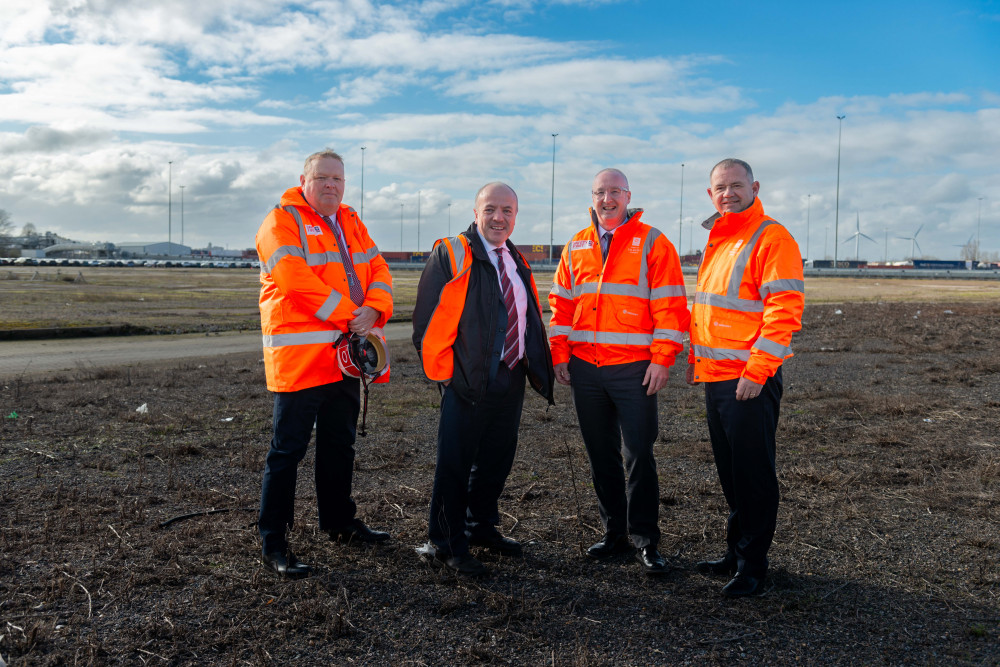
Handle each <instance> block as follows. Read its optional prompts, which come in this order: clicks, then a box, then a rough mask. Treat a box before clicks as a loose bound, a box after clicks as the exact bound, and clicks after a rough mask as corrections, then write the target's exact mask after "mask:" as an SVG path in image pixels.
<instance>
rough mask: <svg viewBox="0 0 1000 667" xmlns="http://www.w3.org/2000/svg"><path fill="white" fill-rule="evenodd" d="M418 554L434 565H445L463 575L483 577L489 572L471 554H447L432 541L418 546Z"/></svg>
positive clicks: (444, 566)
mask: <svg viewBox="0 0 1000 667" xmlns="http://www.w3.org/2000/svg"><path fill="white" fill-rule="evenodd" d="M417 555H419V556H420V557H421V558H423V559H424V560H425V561H427V562H428V563H430V564H431V565H433V566H434V567H443V568H446V569H448V570H451V571H452V572H454V573H455V574H458V575H461V576H463V577H481V576H483V575H484V574H486V573H487V572H488V570H487V569H486V566H485V565H483V564H482V563H481V562H479V561H478V560H476V559H475V558H473V557H472V555H471V554H462V555H460V556H446V555H444V554H442V553H441V551H440V550H438V548H437V547H436V546H434V545H433V544H432V543H430V542H428V543H427V544H425V545H423V546H420V547H417Z"/></svg>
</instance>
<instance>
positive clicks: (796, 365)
mask: <svg viewBox="0 0 1000 667" xmlns="http://www.w3.org/2000/svg"><path fill="white" fill-rule="evenodd" d="M838 309H839V310H840V311H842V312H836V311H837V310H838ZM949 309H950V310H949ZM950 311H953V312H950ZM997 340H1000V306H998V305H996V304H994V303H992V302H990V303H979V304H975V303H963V304H962V305H953V306H948V305H942V304H934V305H923V306H921V305H919V304H875V303H866V304H853V305H852V304H847V305H839V306H837V305H829V306H826V305H824V306H811V307H809V308H808V309H807V311H806V318H805V330H804V332H803V333H801V334H800V335H798V336H797V337H796V340H795V342H794V347H795V349H796V351H797V356H796V357H795V358H793V359H792V360H790V361H789V362H788V363H787V364H786V367H785V399H784V404H783V406H782V407H783V411H782V412H783V414H782V421H781V428H780V431H779V443H778V465H779V478H780V483H781V490H782V505H781V510H780V515H779V527H778V534H777V537H776V540H775V544H774V547H773V549H772V551H771V565H772V570H771V573H770V576H769V578H768V590H767V592H766V594H765V595H764V596H763V597H760V598H756V599H752V600H742V601H727V600H725V599H723V598H722V597H721V596H720V594H719V591H720V588H721V586H722V584H723V583H725V582H724V580H722V581H720V580H717V579H711V578H708V577H705V576H702V575H699V574H697V573H695V572H694V571H693V569H692V565H693V564H694V562H695V561H697V560H701V559H704V558H706V557H715V556H718V555H721V553H722V532H723V528H724V521H725V514H726V508H725V502H724V499H723V497H722V493H721V491H720V489H719V484H718V481H717V480H716V477H715V471H714V467H713V464H712V456H711V452H710V448H709V444H708V439H707V432H706V427H705V424H704V414H703V413H704V410H703V399H702V393H701V390H700V389H696V388H690V387H687V386H686V385H684V384H683V382H682V376H683V373H682V372H681V371H682V367H681V366H679V365H678V366H677V367H676V368H675V369H674V372H673V377H672V378H671V381H670V384H669V386H668V387H667V389H666V390H664V391H663V392H662V393H661V398H660V430H661V437H660V442H658V443H657V446H656V454H657V463H658V466H659V470H660V494H661V504H662V507H661V512H660V525H661V529H662V531H663V539H662V542H661V544H660V547H661V550H662V551H663V552H664V553H665V554H666V555H668V556H669V559H670V561H671V563H672V565H673V567H674V570H673V571H672V572H671V574H670V575H669V576H667V577H665V578H664V579H662V580H650V579H648V578H646V577H645V576H643V574H642V572H641V571H640V569H639V566H638V564H637V563H635V562H634V561H633V560H631V559H630V558H627V557H622V558H621V559H620V560H618V561H613V562H610V563H593V562H590V561H588V560H587V559H586V558H585V557H584V556H583V549H585V548H586V547H587V546H589V545H590V544H591V543H593V542H594V541H595V540H596V538H597V537H598V536H599V533H600V530H599V520H598V516H597V508H596V502H595V498H594V493H593V490H592V488H591V485H590V475H589V468H588V463H587V459H586V455H585V454H584V452H583V447H582V443H581V440H580V434H579V429H578V426H577V421H576V416H575V414H574V412H573V408H572V406H571V404H570V399H569V393H568V391H566V390H565V388H562V387H560V388H559V390H558V393H557V397H556V399H557V405H556V407H554V408H551V409H548V410H547V409H546V407H545V405H544V403H543V401H542V400H541V399H539V398H538V397H537V396H536V395H534V394H530V396H529V398H528V400H527V402H526V405H525V412H524V417H523V420H522V423H521V441H520V451H519V453H518V458H517V461H516V463H515V467H514V471H513V472H512V474H511V476H510V479H509V480H508V485H507V489H506V491H505V493H504V495H503V498H502V499H501V509H502V510H503V517H504V518H503V525H502V530H503V531H504V532H505V533H506V534H508V535H510V536H512V537H514V538H517V539H519V540H521V541H522V542H523V543H524V544H525V557H524V558H523V559H517V560H508V559H502V558H498V557H494V556H492V555H490V554H485V553H483V554H479V555H480V556H481V558H482V559H483V560H484V561H485V562H486V563H487V565H488V566H489V567H490V568H491V570H492V574H491V575H490V576H488V577H486V578H484V579H479V580H472V581H470V580H464V579H458V578H456V577H454V576H451V575H449V574H446V573H442V572H441V571H438V570H435V569H432V568H431V567H429V566H428V565H427V564H425V563H423V562H421V561H420V560H418V558H417V556H416V555H415V553H414V551H413V549H414V547H416V546H418V545H419V544H421V543H422V542H423V541H424V540H425V536H426V529H427V517H426V515H427V506H428V499H429V494H430V484H431V480H432V476H433V469H434V447H435V445H434V442H435V433H436V425H437V407H438V398H437V392H436V390H435V388H434V387H433V386H431V385H430V384H429V383H427V382H425V381H424V380H423V378H422V375H421V373H420V370H419V367H418V365H417V364H416V359H415V355H414V353H413V352H412V350H411V349H410V348H409V347H408V346H407V345H406V344H405V343H403V342H399V343H397V344H394V349H393V352H394V355H395V356H394V360H393V381H392V383H390V384H389V385H388V386H376V387H373V388H372V394H371V411H370V414H369V424H368V426H369V431H370V433H369V435H368V437H367V438H364V439H359V442H358V445H357V450H358V458H357V464H356V472H355V490H354V495H355V498H356V499H357V501H358V505H359V513H360V515H361V516H362V517H364V519H365V520H366V521H367V522H368V523H369V524H370V525H373V526H375V527H379V528H383V529H387V530H389V531H391V533H392V536H393V539H392V541H391V542H390V543H389V544H388V545H387V546H380V547H359V546H353V545H341V544H333V543H331V542H329V541H328V540H327V539H326V536H325V535H323V534H321V533H320V532H319V531H318V529H317V525H316V509H315V494H314V491H313V488H312V464H311V461H310V459H311V455H310V456H309V457H307V459H306V461H305V462H304V464H303V466H302V468H301V473H300V477H299V488H298V503H297V516H298V519H299V520H298V523H297V525H296V528H295V529H294V531H293V534H292V535H291V540H292V544H293V547H294V549H295V550H296V553H297V554H298V555H299V556H300V557H301V558H302V559H303V560H304V561H306V562H308V563H311V564H313V565H314V567H315V568H316V574H315V576H313V577H311V578H309V579H306V580H301V581H296V582H285V581H280V580H278V579H277V578H276V577H275V576H273V575H271V574H270V573H268V572H267V571H265V570H263V569H262V567H261V566H260V565H259V564H258V552H259V548H260V545H259V541H258V538H257V534H256V531H255V527H254V519H255V514H254V511H253V508H255V507H256V505H257V500H258V494H259V491H260V478H261V471H262V468H263V460H264V455H265V453H266V451H267V447H268V441H269V438H270V428H271V423H270V418H271V398H270V396H269V394H268V393H267V392H266V390H265V389H264V378H263V366H262V364H261V362H260V359H259V357H258V355H249V356H246V357H239V356H234V357H227V358H222V359H216V360H208V361H197V360H193V361H191V362H189V363H184V364H181V365H177V364H172V365H169V366H164V367H148V368H138V369H136V368H131V369H129V368H113V369H105V370H92V369H88V370H80V371H76V372H72V373H67V374H65V375H63V376H61V377H46V378H30V377H8V378H2V379H0V380H2V383H0V386H2V390H0V412H2V415H0V416H2V417H3V419H0V466H2V478H3V479H2V485H0V656H2V658H3V659H4V660H6V661H7V662H8V664H11V665H57V664H133V665H138V664H147V665H160V664H166V665H202V664H226V665H230V664H254V665H267V664H275V665H283V664H304V665H313V664H317V665H328V664H348V663H352V664H468V663H491V662H492V663H522V664H538V665H540V664H560V665H604V664H616V665H618V664H621V665H640V664H641V665H646V664H698V665H705V664H708V665H713V664H720V665H721V664H732V663H741V664H743V663H746V664H766V665H785V664H798V663H807V664H825V663H830V664H893V665H895V664H921V665H923V664H939V665H953V664H969V665H996V664H1000V561H998V554H1000V530H998V525H1000V509H998V504H997V501H996V493H997V491H998V490H1000V449H998V435H997V434H998V432H1000V373H998V371H1000V354H998V345H997ZM192 353H193V354H197V351H196V350H194V351H192ZM141 405H146V406H147V409H148V412H146V413H140V412H137V411H136V408H138V407H139V406H141ZM15 413H16V416H15ZM221 508H225V509H231V510H232V511H228V512H222V513H216V514H210V515H203V516H197V517H193V518H189V519H185V520H181V521H177V522H175V523H173V524H171V525H169V526H167V527H160V524H161V522H163V521H166V520H168V519H170V518H172V517H175V516H178V515H183V514H187V513H191V512H196V511H199V510H209V509H221Z"/></svg>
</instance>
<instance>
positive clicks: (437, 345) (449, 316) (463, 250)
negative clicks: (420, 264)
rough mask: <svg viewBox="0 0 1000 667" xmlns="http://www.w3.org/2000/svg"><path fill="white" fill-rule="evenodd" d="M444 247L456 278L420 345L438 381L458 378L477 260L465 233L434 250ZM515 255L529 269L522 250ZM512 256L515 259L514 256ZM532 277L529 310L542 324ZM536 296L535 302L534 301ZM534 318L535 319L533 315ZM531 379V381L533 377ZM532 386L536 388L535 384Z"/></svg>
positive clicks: (427, 366) (443, 293)
mask: <svg viewBox="0 0 1000 667" xmlns="http://www.w3.org/2000/svg"><path fill="white" fill-rule="evenodd" d="M441 244H443V245H444V247H445V249H446V255H447V256H448V260H449V264H450V266H449V267H448V268H450V269H451V276H452V278H451V279H450V280H449V281H448V282H447V283H445V285H444V287H443V288H442V289H441V295H440V296H439V297H438V300H437V306H436V307H435V308H434V312H433V313H432V314H431V316H430V319H429V321H428V323H427V328H426V329H425V331H424V335H423V339H422V341H421V346H420V357H421V360H422V362H423V366H424V373H425V374H426V375H427V377H428V378H429V379H431V380H434V381H435V382H447V381H450V380H451V379H452V377H453V376H454V372H455V353H454V345H455V339H456V338H457V337H458V327H459V320H461V318H462V312H463V311H464V310H465V306H466V301H467V298H468V293H469V278H470V274H471V270H472V260H473V256H472V248H471V247H470V245H469V240H468V239H467V238H466V237H465V236H464V235H463V234H459V235H458V236H456V237H451V238H443V239H438V240H437V241H436V242H435V243H434V247H435V248H437V247H438V245H441ZM511 248H513V246H512V245H508V246H507V249H508V250H510V249H511ZM514 252H517V258H516V259H515V260H514V263H515V265H519V264H524V265H525V266H527V264H528V263H527V261H526V260H525V259H524V256H523V255H521V253H520V251H518V250H517V249H516V248H514ZM511 256H512V257H513V254H512V255H511ZM518 259H519V260H520V261H518ZM528 275H529V276H530V278H531V293H530V294H529V295H528V308H532V309H534V311H535V314H537V316H538V318H537V319H538V321H541V318H542V308H541V302H540V301H539V300H538V287H537V286H536V285H535V276H534V274H531V273H529V274H528ZM532 297H533V298H534V301H531V298H532ZM530 319H531V316H530V313H529V320H530ZM484 324H485V323H484ZM529 335H530V332H529V331H528V330H525V337H526V338H527V337H528V336H529ZM528 352H529V351H528V341H527V340H526V341H525V355H526V356H530V355H529V354H528ZM485 363H486V360H483V365H485ZM529 375H530V374H529ZM529 379H531V378H530V377H529ZM532 385H533V386H534V382H533V383H532ZM536 389H537V387H536ZM549 392H550V393H551V387H550V388H549Z"/></svg>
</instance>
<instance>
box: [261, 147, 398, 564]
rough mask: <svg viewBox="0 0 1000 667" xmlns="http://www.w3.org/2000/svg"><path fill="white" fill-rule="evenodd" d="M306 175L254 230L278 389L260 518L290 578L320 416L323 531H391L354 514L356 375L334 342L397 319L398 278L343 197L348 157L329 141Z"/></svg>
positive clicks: (364, 535) (382, 536)
mask: <svg viewBox="0 0 1000 667" xmlns="http://www.w3.org/2000/svg"><path fill="white" fill-rule="evenodd" d="M299 183H300V187H297V188H290V189H288V190H286V191H285V194H283V195H282V196H281V202H280V203H279V204H278V206H275V207H274V209H273V210H272V211H271V212H270V213H269V214H268V216H267V217H266V218H265V219H264V222H263V223H262V224H261V226H260V229H259V230H258V231H257V254H258V255H259V257H260V263H261V266H260V283H261V288H260V322H261V329H262V330H263V334H264V372H265V374H266V376H267V388H268V389H270V390H271V391H273V392H274V428H273V437H272V439H271V448H270V450H269V451H268V454H267V461H266V463H265V466H264V479H263V483H262V485H261V499H260V515H259V518H258V522H257V525H258V529H259V530H260V536H261V543H262V544H261V546H262V549H263V556H262V561H263V563H264V565H265V566H266V567H268V568H269V569H271V570H273V571H275V572H276V573H278V575H280V576H283V577H289V578H298V577H305V576H308V575H309V573H310V571H311V568H310V567H309V566H308V565H305V564H304V563H301V562H299V560H298V559H297V558H296V557H295V555H294V554H293V553H292V552H291V550H290V549H289V548H288V540H287V538H286V531H287V529H288V527H289V526H291V525H292V519H293V511H294V505H295V477H296V470H297V468H298V464H299V462H300V461H302V458H303V457H304V456H305V453H306V448H307V447H308V445H309V440H310V438H311V436H312V431H313V426H314V425H315V428H316V500H317V503H318V505H319V527H320V530H322V531H324V532H327V533H329V535H330V539H333V540H344V541H355V542H381V541H384V540H386V539H388V537H389V534H388V533H384V532H380V531H374V530H371V529H370V528H368V527H367V526H366V525H365V524H364V523H363V522H362V521H361V519H359V518H357V517H356V516H355V514H356V510H357V507H356V505H355V503H354V500H353V499H352V498H351V482H352V475H353V471H354V439H355V434H356V431H357V423H358V413H359V411H360V407H361V400H360V390H359V384H360V381H359V379H358V378H357V377H356V376H355V377H351V376H345V375H344V374H343V373H342V372H341V368H340V365H339V364H338V361H337V352H336V349H335V345H336V343H337V342H338V341H340V340H341V338H342V337H344V336H347V335H350V334H356V335H358V336H366V335H368V333H369V332H370V331H371V330H372V328H373V327H381V326H383V325H384V324H385V323H386V322H387V321H388V320H389V317H390V316H391V315H392V276H391V275H389V267H388V265H387V264H386V263H385V260H384V259H383V258H382V255H380V254H379V251H378V248H377V247H376V246H375V243H374V242H373V241H372V239H371V237H370V236H368V230H367V229H365V226H364V224H362V222H361V219H360V218H359V217H358V215H357V213H355V211H354V209H353V208H351V207H350V206H347V205H345V204H343V203H341V200H342V199H343V196H344V160H343V158H341V157H340V156H339V155H338V154H337V153H334V152H333V151H331V150H324V151H320V152H318V153H314V154H312V155H310V156H309V157H308V158H306V162H305V166H304V168H303V170H302V175H301V176H300V177H299ZM387 377H388V376H387V375H384V376H382V377H380V378H379V380H383V379H387Z"/></svg>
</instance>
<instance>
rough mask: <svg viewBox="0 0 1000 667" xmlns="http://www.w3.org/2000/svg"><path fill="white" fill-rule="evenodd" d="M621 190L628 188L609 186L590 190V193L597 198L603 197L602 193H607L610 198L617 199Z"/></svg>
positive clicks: (620, 194) (625, 190) (624, 190)
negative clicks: (603, 188)
mask: <svg viewBox="0 0 1000 667" xmlns="http://www.w3.org/2000/svg"><path fill="white" fill-rule="evenodd" d="M623 192H628V188H611V189H610V190H591V191H590V194H592V195H594V196H595V197H597V198H598V199H604V195H609V196H610V197H611V198H612V199H618V198H619V197H621V196H622V193H623Z"/></svg>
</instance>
